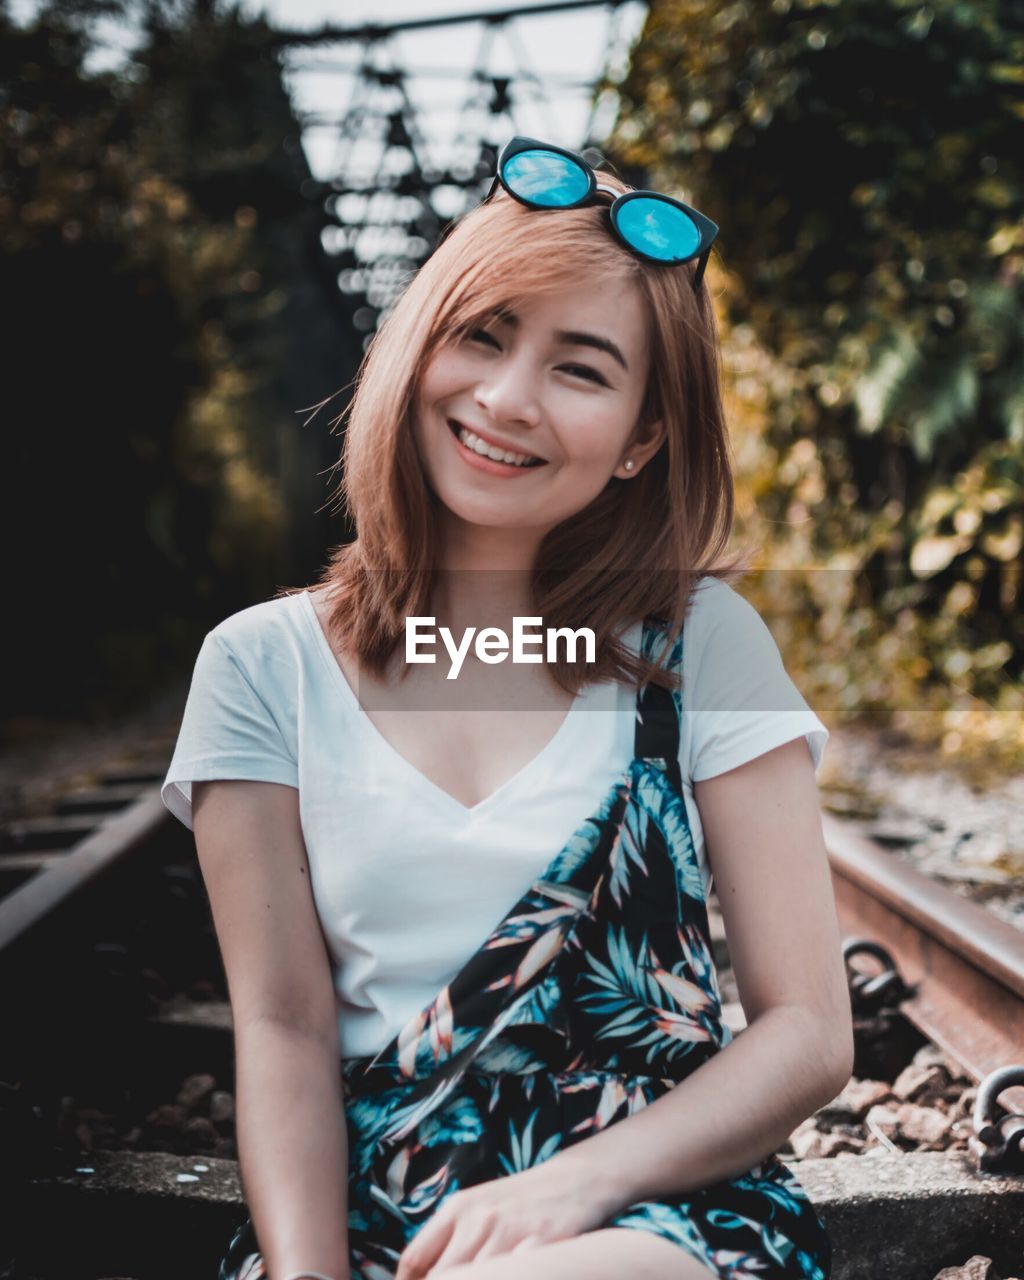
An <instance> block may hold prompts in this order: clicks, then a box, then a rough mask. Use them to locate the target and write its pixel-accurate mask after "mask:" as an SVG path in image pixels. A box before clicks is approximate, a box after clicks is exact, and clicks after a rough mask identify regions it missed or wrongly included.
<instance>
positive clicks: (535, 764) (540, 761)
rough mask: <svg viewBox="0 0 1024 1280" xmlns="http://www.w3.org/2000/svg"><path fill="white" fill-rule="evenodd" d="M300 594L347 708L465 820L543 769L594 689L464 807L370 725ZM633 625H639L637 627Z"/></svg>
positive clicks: (319, 649)
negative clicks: (520, 763)
mask: <svg viewBox="0 0 1024 1280" xmlns="http://www.w3.org/2000/svg"><path fill="white" fill-rule="evenodd" d="M299 595H300V599H301V600H302V602H303V610H304V612H305V615H306V618H307V620H308V622H309V624H310V627H311V630H312V633H313V640H314V644H315V645H316V649H317V652H318V653H319V654H320V656H321V657H322V658H323V659H324V662H325V663H326V665H327V668H328V671H329V674H330V679H331V681H332V683H334V684H335V685H336V686H337V687H338V689H339V691H340V693H341V696H342V697H343V698H344V699H345V701H346V702H347V703H348V705H349V706H350V707H351V708H352V709H353V710H354V711H355V712H356V714H357V715H358V716H359V718H360V723H361V724H362V725H363V726H364V730H365V732H366V733H367V734H368V735H369V736H370V737H371V738H372V739H373V741H374V742H375V743H376V744H377V745H378V746H379V747H380V749H381V750H382V751H384V753H385V754H386V755H387V756H388V758H389V759H391V760H393V761H394V763H395V765H396V767H397V768H398V769H399V770H401V771H403V772H404V773H406V774H407V775H408V776H409V778H410V779H411V780H412V781H413V783H414V784H415V785H417V786H418V787H419V788H420V789H421V790H422V791H425V792H426V793H427V794H428V795H433V796H436V797H437V799H438V800H439V802H440V803H442V804H445V805H447V806H448V807H450V808H452V809H453V810H454V811H455V812H456V813H458V814H460V815H461V816H462V817H463V818H465V819H468V818H473V817H476V816H478V815H479V814H482V813H484V812H485V811H486V810H488V809H491V808H494V807H496V806H498V805H500V804H501V803H502V802H503V801H504V800H505V799H507V798H508V796H509V795H511V794H513V793H514V792H516V791H517V790H519V788H520V787H521V786H522V785H523V783H524V782H525V781H527V780H528V779H529V778H530V777H532V776H533V774H535V773H537V772H538V771H539V770H540V769H542V768H543V766H544V765H545V764H546V763H547V761H548V760H549V759H550V758H551V757H552V756H554V755H555V753H556V752H557V750H558V749H559V747H560V745H561V743H562V741H563V739H565V738H566V737H567V736H568V735H569V733H570V731H571V729H572V727H573V725H574V724H575V721H576V717H577V716H578V715H579V713H580V710H581V708H582V705H583V703H584V702H585V701H586V700H587V696H588V694H589V693H590V691H591V690H592V689H593V688H594V686H593V685H592V684H587V685H584V687H583V689H582V691H581V692H580V693H578V694H577V695H576V697H575V698H574V699H573V702H572V705H571V706H570V707H569V710H568V711H567V712H566V714H565V716H564V718H563V719H562V722H561V724H560V725H559V726H558V728H557V729H556V730H555V732H554V734H553V735H552V736H551V737H550V738H549V739H548V740H547V742H546V743H545V744H544V746H543V747H541V749H540V751H538V752H537V753H536V755H534V756H532V757H531V758H530V759H529V760H528V761H527V762H526V763H525V764H524V765H523V766H522V768H521V769H518V770H517V771H516V772H515V773H514V774H513V775H512V776H511V777H510V778H506V780H505V781H504V782H503V783H502V784H501V785H500V786H499V787H497V788H495V790H494V791H492V792H491V793H490V794H489V795H487V796H485V797H484V798H483V799H482V800H479V801H477V803H476V804H474V805H464V804H463V803H462V801H461V800H456V798H455V797H454V796H453V795H452V794H451V792H450V791H445V789H444V787H441V786H439V785H438V784H437V783H436V782H434V781H432V780H431V779H430V778H428V777H427V775H426V774H425V773H423V772H422V771H421V770H419V769H417V768H416V766H415V765H414V764H412V763H411V762H410V761H409V760H407V759H406V758H405V756H403V755H402V753H401V752H400V751H399V750H398V749H397V748H396V747H394V746H392V744H391V743H390V742H389V741H388V740H387V738H385V736H384V735H383V733H381V731H380V730H379V729H378V728H377V726H376V725H375V724H374V723H373V721H372V720H371V719H370V717H369V716H368V715H367V714H366V712H365V711H364V710H363V708H362V706H361V705H360V702H359V699H358V697H357V696H356V692H355V690H354V689H353V688H352V686H351V685H350V684H349V682H348V678H347V676H346V675H345V673H344V671H342V669H341V664H340V663H339V662H338V659H337V657H336V656H335V654H334V651H333V649H332V648H331V646H330V644H329V643H328V640H327V636H326V635H325V633H324V629H323V627H322V625H321V623H320V619H319V617H318V616H317V612H316V609H315V608H314V606H313V597H312V595H311V593H310V592H309V591H303V592H300V593H299ZM635 625H636V626H638V625H639V624H635ZM633 630H635V627H634V628H632V629H631V630H630V631H627V632H626V635H627V636H629V635H631V634H632V632H633Z"/></svg>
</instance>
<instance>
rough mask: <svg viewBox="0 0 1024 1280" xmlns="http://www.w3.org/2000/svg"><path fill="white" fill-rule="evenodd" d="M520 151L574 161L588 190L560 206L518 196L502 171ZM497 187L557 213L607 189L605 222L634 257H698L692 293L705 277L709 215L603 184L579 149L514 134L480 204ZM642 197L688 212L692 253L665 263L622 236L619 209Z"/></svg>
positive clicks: (712, 226) (680, 261)
mask: <svg viewBox="0 0 1024 1280" xmlns="http://www.w3.org/2000/svg"><path fill="white" fill-rule="evenodd" d="M523 151H553V152H554V153H555V154H556V155H560V156H565V157H566V158H567V159H569V160H571V161H572V162H573V163H574V164H576V165H579V167H580V168H581V169H582V170H583V172H584V173H585V174H586V175H587V190H586V192H585V193H584V195H582V196H581V197H580V198H579V200H574V201H573V202H572V204H562V205H546V204H538V203H536V202H534V201H533V200H527V199H524V198H523V197H522V196H520V195H517V194H516V193H515V192H514V191H513V190H512V188H511V187H510V186H509V185H508V183H507V182H506V181H505V179H504V177H503V175H502V170H503V169H504V167H505V165H506V164H507V163H508V161H509V160H511V159H512V158H513V157H514V156H517V155H519V154H520V153H521V152H523ZM499 186H500V187H502V189H503V190H505V191H506V192H507V193H508V194H509V195H510V196H511V197H512V199H513V200H516V201H518V202H519V204H521V205H525V206H526V208H528V209H537V210H540V211H541V212H557V211H559V210H561V209H578V208H580V206H581V205H585V204H590V203H592V202H593V201H594V199H595V198H596V196H597V193H598V192H599V191H603V192H606V193H607V194H609V195H611V196H613V197H614V199H613V200H612V202H611V204H610V205H609V206H608V221H609V225H610V226H611V229H612V231H613V233H614V234H615V237H616V239H617V240H618V241H619V242H620V244H622V245H624V246H625V247H626V248H627V249H629V251H630V252H631V253H635V254H636V255H637V257H639V258H643V259H644V260H645V261H646V262H653V263H655V264H656V265H657V266H659V267H681V266H685V264H686V263H687V262H692V261H693V259H694V258H698V257H699V258H700V261H699V263H698V264H697V270H696V271H695V272H694V273H693V275H692V276H691V280H692V283H693V289H694V292H695V293H696V291H697V290H698V289H699V288H700V282H701V280H702V279H703V277H704V268H705V267H706V266H707V262H708V256H709V255H710V253H711V245H712V242H713V241H714V239H715V237H716V236H717V235H718V224H717V223H715V222H712V221H711V219H710V218H708V217H706V216H705V215H704V214H703V213H701V212H700V211H699V210H698V209H694V208H692V207H691V206H690V205H688V204H684V203H683V201H682V200H676V199H675V197H674V196H667V195H665V194H664V193H663V192H661V191H648V190H637V191H625V192H616V191H615V190H614V188H612V187H607V186H602V185H601V184H600V183H599V182H598V178H597V173H596V171H595V169H594V168H593V166H592V165H590V164H589V163H588V162H587V161H586V160H584V158H583V157H582V156H581V155H579V154H578V152H575V151H567V150H566V149H565V147H557V146H555V145H554V144H553V143H551V142H541V141H539V140H538V139H537V138H527V137H525V136H524V135H522V134H517V135H516V136H515V137H514V138H510V139H509V140H508V142H506V143H505V145H504V146H503V147H502V149H501V154H500V155H499V156H498V166H497V171H496V172H495V175H494V178H493V180H492V182H491V186H490V189H489V190H488V192H487V194H486V195H485V196H484V198H483V201H482V202H481V203H483V204H486V203H487V201H488V200H490V198H491V197H492V196H493V195H494V193H495V191H497V189H498V187H499ZM641 196H643V197H644V198H646V199H649V200H650V199H653V200H660V201H662V202H663V203H665V204H668V205H671V206H672V207H673V208H675V209H681V210H682V211H683V213H685V214H686V215H687V217H688V218H689V219H690V220H691V221H692V222H693V224H694V226H695V227H696V228H697V231H698V233H699V235H700V243H699V244H698V245H697V248H696V249H694V251H693V253H691V254H688V255H687V256H686V257H685V258H676V259H674V260H673V261H671V262H667V261H666V260H665V259H664V258H655V257H653V256H652V255H651V254H649V253H644V251H643V250H642V249H638V248H637V246H636V245H635V244H633V243H632V241H630V240H628V239H627V238H626V236H625V235H623V233H622V232H621V231H620V230H619V225H618V214H619V211H620V210H621V209H622V207H623V206H624V205H626V204H628V203H629V201H630V200H638V199H640V197H641Z"/></svg>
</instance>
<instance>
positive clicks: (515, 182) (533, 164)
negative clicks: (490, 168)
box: [501, 151, 590, 209]
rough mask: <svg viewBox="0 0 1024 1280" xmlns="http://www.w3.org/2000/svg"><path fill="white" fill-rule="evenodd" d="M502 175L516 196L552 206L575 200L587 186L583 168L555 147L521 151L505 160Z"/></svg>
mask: <svg viewBox="0 0 1024 1280" xmlns="http://www.w3.org/2000/svg"><path fill="white" fill-rule="evenodd" d="M501 176H502V177H503V178H504V179H505V181H506V183H508V185H509V187H511V189H512V190H513V191H514V192H515V193H516V195H517V196H521V197H522V199H524V200H529V201H531V203H533V204H540V205H546V206H549V207H550V208H552V209H557V208H564V207H565V206H566V205H572V204H575V203H576V201H577V200H582V199H583V197H584V196H585V195H586V194H587V192H588V191H589V190H590V177H589V175H588V174H587V172H586V170H584V169H581V168H580V166H579V165H578V164H576V163H575V162H574V161H572V160H570V159H569V157H568V156H560V155H559V154H558V153H557V152H555V151H520V152H519V154H518V155H515V156H513V157H512V158H511V159H510V160H506V162H505V165H504V167H503V168H502V171H501Z"/></svg>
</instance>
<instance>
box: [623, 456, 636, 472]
mask: <svg viewBox="0 0 1024 1280" xmlns="http://www.w3.org/2000/svg"><path fill="white" fill-rule="evenodd" d="M623 465H624V466H625V468H626V470H627V471H632V470H633V468H634V467H635V466H636V463H635V462H634V461H633V459H632V458H629V459H627V461H626V462H625V463H624V464H623Z"/></svg>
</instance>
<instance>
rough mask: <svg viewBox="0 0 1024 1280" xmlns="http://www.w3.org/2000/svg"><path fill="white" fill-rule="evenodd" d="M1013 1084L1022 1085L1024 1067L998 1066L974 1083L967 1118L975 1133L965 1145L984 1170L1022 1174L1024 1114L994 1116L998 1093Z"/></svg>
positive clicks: (1023, 1166)
mask: <svg viewBox="0 0 1024 1280" xmlns="http://www.w3.org/2000/svg"><path fill="white" fill-rule="evenodd" d="M1015 1084H1024V1066H1021V1065H1017V1066H1012V1067H998V1068H997V1069H996V1070H995V1071H991V1072H989V1074H988V1075H987V1076H986V1077H985V1079H984V1080H982V1082H981V1084H980V1085H979V1086H978V1096H977V1098H976V1099H975V1101H974V1112H973V1115H972V1117H971V1120H972V1123H973V1125H974V1134H975V1136H973V1137H972V1138H971V1139H970V1143H969V1145H970V1148H971V1151H972V1152H973V1153H974V1155H975V1156H976V1157H977V1159H978V1163H979V1165H980V1166H981V1168H982V1169H983V1170H984V1171H985V1172H986V1173H998V1172H1012V1173H1024V1116H1020V1115H1014V1114H1012V1113H1008V1114H1007V1115H1004V1116H1003V1117H1002V1118H1001V1119H1000V1120H996V1119H995V1118H994V1112H995V1106H996V1101H997V1099H998V1098H999V1095H1000V1094H1001V1093H1002V1092H1003V1090H1004V1089H1009V1088H1010V1086H1011V1085H1015Z"/></svg>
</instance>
